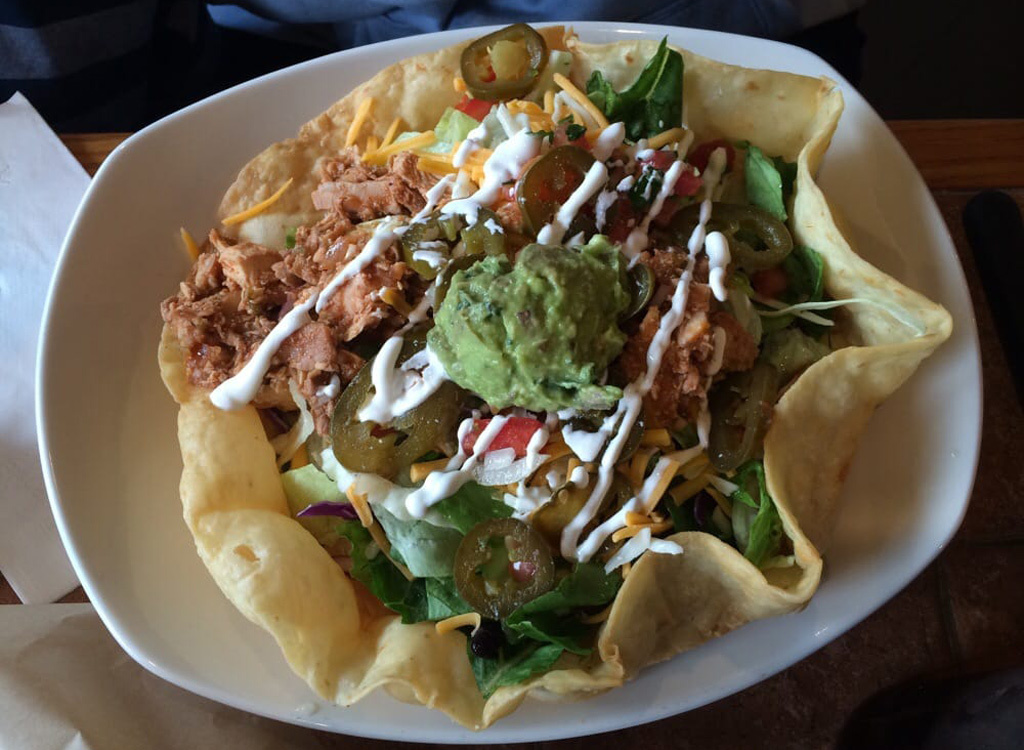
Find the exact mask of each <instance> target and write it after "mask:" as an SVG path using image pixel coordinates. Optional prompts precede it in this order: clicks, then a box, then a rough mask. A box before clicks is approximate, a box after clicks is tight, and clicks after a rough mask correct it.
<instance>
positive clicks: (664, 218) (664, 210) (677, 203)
mask: <svg viewBox="0 0 1024 750" xmlns="http://www.w3.org/2000/svg"><path fill="white" fill-rule="evenodd" d="M682 207H683V201H681V200H680V199H679V198H677V197H676V196H674V195H670V196H669V197H668V198H666V199H665V203H664V204H663V205H662V207H661V211H660V212H659V213H658V215H657V216H655V217H654V223H655V224H657V225H658V226H659V227H662V228H665V227H667V226H668V225H669V223H670V222H671V221H672V217H673V216H675V213H676V211H678V210H679V209H680V208H682Z"/></svg>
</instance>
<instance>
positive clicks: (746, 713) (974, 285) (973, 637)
mask: <svg viewBox="0 0 1024 750" xmlns="http://www.w3.org/2000/svg"><path fill="white" fill-rule="evenodd" d="M890 126H891V128H892V130H893V132H895V134H896V136H897V137H898V138H899V139H900V141H901V142H902V143H903V145H904V147H905V148H906V149H907V151H908V152H909V154H910V156H911V158H912V159H913V160H914V162H915V163H916V164H917V166H918V168H919V169H920V170H921V172H922V174H923V175H924V178H925V180H926V182H927V183H928V185H929V186H930V187H931V188H932V190H933V192H934V195H935V199H936V201H937V202H938V204H939V207H940V208H941V210H942V214H943V216H944V217H945V220H946V222H947V224H948V225H949V229H950V231H951V233H952V235H953V239H954V241H955V243H956V247H957V251H958V252H959V254H960V259H961V261H962V263H963V266H964V270H965V272H966V274H967V282H968V286H969V287H970V290H971V296H972V298H973V299H974V309H975V313H976V316H977V322H978V332H979V335H980V338H981V352H982V363H983V377H984V388H985V408H984V432H983V437H982V452H981V462H980V465H979V467H978V479H977V483H976V485H975V488H974V494H973V496H972V498H971V506H970V509H969V510H968V513H967V518H966V519H965V521H964V524H963V526H962V527H961V529H960V531H959V533H958V534H957V535H956V538H955V539H954V541H953V543H952V544H951V545H950V546H949V547H948V548H947V549H946V550H945V551H944V552H943V553H942V554H941V555H940V556H939V558H938V559H937V560H936V561H935V562H934V563H933V564H932V565H931V566H929V567H928V568H927V569H926V570H925V571H924V572H923V573H922V574H921V575H920V576H918V577H917V578H916V579H915V580H914V581H913V582H912V583H911V584H910V585H909V586H908V587H907V588H906V589H905V590H904V591H903V592H902V593H900V594H899V595H898V596H897V597H896V598H895V599H893V600H892V601H890V602H889V603H888V604H886V605H885V606H883V607H882V608H881V609H880V610H878V611H877V612H876V613H874V614H873V615H871V616H870V617H869V618H868V619H867V620H865V621H864V622H863V623H861V624H860V625H858V626H857V627H855V628H853V629H852V630H851V631H850V632H848V633H847V634H845V635H843V636H842V637H840V638H838V639H837V640H835V641H834V642H833V643H831V644H829V645H828V646H826V647H825V648H823V649H822V650H821V651H819V652H817V653H815V654H814V655H812V656H810V657H808V658H807V659H805V660H803V661H802V662H800V663H798V664H796V665H794V666H793V667H790V668H789V669H787V670H786V671H784V672H782V673H781V674H778V675H776V676H775V677H772V678H771V679H768V680H766V681H765V682H762V683H760V684H759V685H756V686H754V687H751V688H749V689H747V690H745V691H743V692H742V693H739V694H737V695H734V696H732V697H730V698H726V699H724V700H721V701H718V702H717V703H715V704H712V705H710V706H706V707H704V708H701V709H698V710H695V711H691V712H689V713H686V714H683V715H681V716H676V717H674V718H670V719H665V720H663V721H660V722H656V723H653V724H648V725H646V726H642V727H636V728H634V729H630V730H624V731H622V732H618V733H614V734H609V735H603V736H601V737H598V738H591V739H579V740H568V741H565V742H564V743H562V746H565V747H579V748H583V747H586V748H587V749H588V750H595V749H596V748H599V747H621V746H623V743H625V746H626V747H648V748H651V750H658V749H660V748H666V749H667V748H704V749H705V750H714V749H715V748H743V747H772V748H787V747H799V748H829V747H833V745H834V743H835V740H836V738H837V737H838V736H839V733H840V730H841V729H842V726H843V724H844V722H845V721H846V720H847V718H848V717H849V716H850V714H851V713H852V712H853V710H854V709H855V708H856V707H857V706H858V705H859V704H860V703H861V702H862V701H864V700H865V699H866V698H867V697H869V696H871V695H873V694H874V693H876V692H878V691H879V690H880V689H882V688H885V687H889V686H893V685H896V684H898V683H901V682H904V681H907V680H914V679H918V678H922V677H928V676H934V675H944V674H954V673H959V672H961V671H967V672H973V671H981V670H988V669H994V668H999V667H1006V666H1020V665H1022V664H1024V637H1021V634H1020V626H1021V624H1024V585H1022V581H1024V471H1022V470H1021V457H1022V456H1024V413H1022V406H1021V403H1020V402H1019V401H1018V400H1017V397H1016V394H1015V392H1014V386H1013V381H1012V379H1011V377H1010V373H1009V370H1008V367H1007V363H1006V358H1005V356H1004V354H1003V351H1002V349H1001V347H1000V344H999V340H998V338H997V337H996V334H995V330H994V327H993V321H992V316H991V312H990V309H989V306H988V304H987V303H986V301H985V295H984V292H983V290H982V287H981V284H980V281H979V278H978V273H977V268H976V266H975V262H974V257H973V255H972V253H971V250H970V248H969V247H968V246H967V242H966V239H965V237H964V231H963V225H962V223H961V218H960V217H961V213H962V211H963V208H964V205H965V204H966V203H967V201H968V200H969V199H970V197H971V196H972V195H973V194H974V193H975V192H977V191H978V190H981V189H985V188H999V189H1003V190H1006V191H1007V192H1009V193H1010V194H1011V195H1013V196H1014V198H1015V199H1016V200H1017V202H1018V204H1021V205H1022V206H1024V120H977V121H913V122H892V123H890ZM124 137H125V135H124V134H106V135H69V136H65V137H64V142H65V143H66V144H67V145H68V147H69V148H70V149H71V151H72V153H74V154H75V156H76V157H77V158H78V159H79V160H80V161H81V162H82V164H83V165H84V166H85V167H86V169H87V170H89V172H90V173H93V172H95V171H96V169H97V168H98V167H99V165H100V163H101V162H102V161H103V159H104V158H105V157H106V156H107V154H109V153H110V151H111V150H112V149H113V148H114V147H115V146H116V145H117V144H118V143H120V142H121V141H122V140H123V139H124ZM62 601H86V598H85V595H84V593H83V592H82V590H81V589H78V590H76V591H74V592H73V593H71V594H69V595H68V596H67V597H65V598H64V599H63V600H62ZM17 602H18V599H17V597H16V596H15V595H14V593H13V591H12V590H11V588H10V586H9V585H8V584H7V583H6V581H4V580H3V578H2V577H0V604H12V603H17ZM309 735H310V736H309V744H310V745H311V746H316V747H332V748H333V747H338V748H341V747H360V748H365V747H394V746H395V744H396V743H388V742H373V741H367V740H355V739H351V738H346V737H340V736H332V735H325V734H321V733H318V732H315V731H312V730H309Z"/></svg>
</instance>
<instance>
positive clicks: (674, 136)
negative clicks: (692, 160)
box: [647, 128, 688, 148]
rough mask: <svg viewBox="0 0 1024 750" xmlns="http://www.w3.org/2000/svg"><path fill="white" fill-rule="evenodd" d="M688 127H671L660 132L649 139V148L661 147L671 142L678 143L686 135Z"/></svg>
mask: <svg viewBox="0 0 1024 750" xmlns="http://www.w3.org/2000/svg"><path fill="white" fill-rule="evenodd" d="M687 132H688V131H687V129H686V128H669V129H668V130H666V131H664V132H661V133H658V134H657V135H656V136H654V137H653V138H650V139H648V141H647V147H648V148H661V147H662V146H667V145H668V144H669V143H676V142H678V141H681V140H682V139H683V138H685V137H686V133H687Z"/></svg>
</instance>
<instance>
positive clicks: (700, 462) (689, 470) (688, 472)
mask: <svg viewBox="0 0 1024 750" xmlns="http://www.w3.org/2000/svg"><path fill="white" fill-rule="evenodd" d="M710 463H711V461H709V460H708V456H707V454H706V453H702V454H700V455H699V456H697V457H696V458H695V459H693V460H692V461H689V462H687V464H686V466H684V467H683V472H682V473H683V476H684V477H686V478H687V479H693V478H694V477H696V476H697V475H698V474H702V473H703V472H704V469H706V468H707V467H708V465H709V464H710Z"/></svg>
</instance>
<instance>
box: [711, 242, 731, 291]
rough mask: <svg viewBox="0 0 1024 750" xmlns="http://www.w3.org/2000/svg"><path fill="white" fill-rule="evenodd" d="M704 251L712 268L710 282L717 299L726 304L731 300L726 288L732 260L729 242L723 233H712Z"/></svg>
mask: <svg viewBox="0 0 1024 750" xmlns="http://www.w3.org/2000/svg"><path fill="white" fill-rule="evenodd" d="M704 249H705V252H707V254H708V265H709V268H710V272H709V276H708V282H709V283H710V284H711V291H712V292H714V295H715V299H717V300H718V301H719V302H725V301H726V300H727V299H728V298H729V290H728V289H726V287H725V270H726V268H727V267H728V266H729V262H730V261H731V260H732V256H731V255H730V254H729V240H728V239H727V238H726V236H725V235H724V234H722V233H721V232H711V233H710V234H709V235H708V237H707V239H706V240H704Z"/></svg>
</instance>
